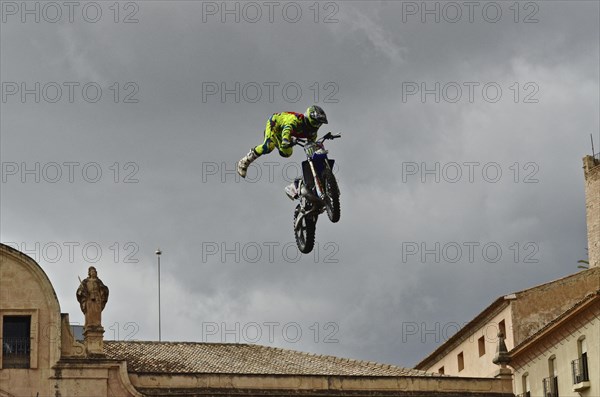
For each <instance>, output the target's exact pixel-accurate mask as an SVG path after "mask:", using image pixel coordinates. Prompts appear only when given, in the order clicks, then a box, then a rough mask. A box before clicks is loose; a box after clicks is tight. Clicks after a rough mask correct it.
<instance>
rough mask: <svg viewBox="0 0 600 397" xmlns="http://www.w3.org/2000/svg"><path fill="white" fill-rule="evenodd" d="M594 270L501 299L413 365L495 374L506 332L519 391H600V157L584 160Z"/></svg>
mask: <svg viewBox="0 0 600 397" xmlns="http://www.w3.org/2000/svg"><path fill="white" fill-rule="evenodd" d="M583 170H584V177H585V197H586V222H587V237H588V256H589V268H588V269H587V270H583V271H580V272H578V273H575V274H572V275H569V276H567V277H564V278H561V279H559V280H555V281H551V282H548V283H545V284H542V285H538V286H535V287H532V288H529V289H526V290H524V291H519V292H515V293H511V294H508V295H505V296H502V297H499V298H498V299H496V300H495V301H494V302H493V303H492V304H491V305H490V306H488V307H487V308H486V309H484V310H483V311H482V312H481V313H480V314H479V315H478V316H476V317H475V318H474V319H473V320H472V321H470V322H469V323H468V324H467V325H466V326H465V327H463V328H462V329H460V330H459V331H458V332H457V333H456V334H455V335H453V336H452V337H451V338H449V339H448V340H447V341H446V342H445V343H444V344H442V345H441V346H439V347H438V348H437V349H436V350H435V351H434V352H433V353H431V354H430V355H429V356H427V357H426V358H424V359H423V360H422V361H421V362H420V363H418V364H417V365H416V366H415V368H416V369H419V370H424V371H427V372H438V373H445V374H449V375H454V376H476V377H492V376H495V375H497V371H498V369H497V366H496V365H495V364H494V363H493V362H492V360H491V358H492V357H495V356H496V355H497V353H495V352H494V351H493V350H490V349H492V348H493V345H494V344H496V345H497V342H498V338H497V336H496V335H497V333H498V332H502V333H503V334H504V335H505V337H506V339H505V343H506V347H507V350H509V351H508V352H507V354H506V360H507V361H508V362H509V369H510V370H511V371H512V372H513V384H514V390H515V393H516V394H518V395H519V396H523V397H531V396H544V397H558V396H559V395H560V396H590V397H592V396H593V397H597V396H600V303H599V302H600V297H599V294H600V156H599V155H596V156H586V157H584V159H583Z"/></svg>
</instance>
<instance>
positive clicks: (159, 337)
mask: <svg viewBox="0 0 600 397" xmlns="http://www.w3.org/2000/svg"><path fill="white" fill-rule="evenodd" d="M155 254H156V257H157V258H158V341H159V342H160V341H161V333H160V256H161V254H162V251H161V250H160V248H159V249H157V250H156V252H155Z"/></svg>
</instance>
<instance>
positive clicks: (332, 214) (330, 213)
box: [323, 169, 341, 223]
mask: <svg viewBox="0 0 600 397" xmlns="http://www.w3.org/2000/svg"><path fill="white" fill-rule="evenodd" d="M323 182H324V185H325V209H326V210H327V217H328V218H329V220H330V221H331V222H333V223H335V222H337V221H339V220H340V215H341V209H340V189H339V188H338V184H337V180H336V179H335V176H334V175H333V173H332V172H331V170H329V169H326V170H325V171H323Z"/></svg>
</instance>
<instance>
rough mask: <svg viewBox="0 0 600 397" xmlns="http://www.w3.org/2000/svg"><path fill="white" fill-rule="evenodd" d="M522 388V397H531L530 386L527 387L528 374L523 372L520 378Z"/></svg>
mask: <svg viewBox="0 0 600 397" xmlns="http://www.w3.org/2000/svg"><path fill="white" fill-rule="evenodd" d="M521 382H522V387H523V394H522V396H523V397H531V386H530V385H529V373H528V372H525V373H524V374H523V376H522V377H521Z"/></svg>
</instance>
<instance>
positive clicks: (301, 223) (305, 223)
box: [286, 132, 342, 254]
mask: <svg viewBox="0 0 600 397" xmlns="http://www.w3.org/2000/svg"><path fill="white" fill-rule="evenodd" d="M341 136H342V134H332V133H331V132H328V133H327V134H325V135H324V136H323V137H321V138H320V139H318V140H317V141H316V142H308V141H307V140H306V139H302V138H298V139H296V141H295V142H294V144H295V145H299V146H302V147H303V148H304V152H305V153H306V160H305V161H303V162H302V178H300V179H299V180H298V181H297V188H296V192H297V195H296V197H291V196H290V198H292V199H296V200H299V201H300V203H299V204H298V205H297V206H296V209H295V210H294V236H295V238H296V245H297V246H298V249H299V250H300V252H302V253H304V254H308V253H309V252H311V251H312V249H313V247H314V245H315V231H316V227H317V219H318V218H319V215H320V214H322V213H323V212H325V211H326V212H327V216H328V218H329V220H330V221H331V222H337V221H339V220H340V189H339V188H338V184H337V181H336V179H335V176H334V175H333V171H332V169H333V164H334V162H335V160H331V159H329V158H328V157H327V153H328V151H327V150H325V146H324V145H323V142H324V141H326V140H328V139H330V140H333V139H337V138H340V137H341ZM295 183H296V182H295ZM286 191H287V190H286ZM288 195H289V194H288Z"/></svg>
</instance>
